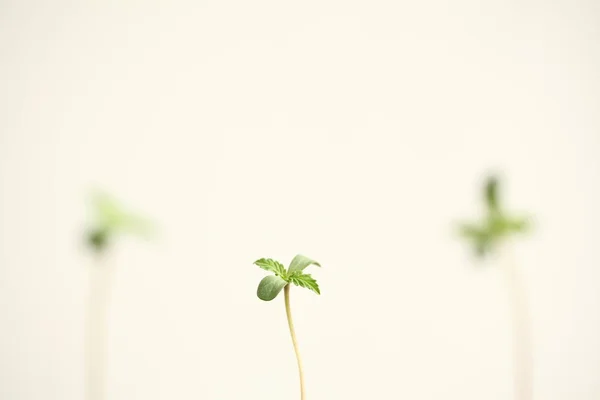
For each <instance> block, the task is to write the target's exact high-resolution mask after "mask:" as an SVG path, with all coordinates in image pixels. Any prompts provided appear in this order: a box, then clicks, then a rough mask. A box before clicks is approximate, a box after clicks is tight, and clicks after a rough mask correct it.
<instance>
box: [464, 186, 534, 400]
mask: <svg viewBox="0 0 600 400" xmlns="http://www.w3.org/2000/svg"><path fill="white" fill-rule="evenodd" d="M483 198H484V201H485V207H486V212H485V215H484V216H483V218H482V219H481V220H480V221H478V222H475V223H463V224H461V226H460V233H461V235H462V237H463V238H464V239H465V240H467V241H468V242H469V243H470V245H472V246H473V249H474V250H475V253H476V254H477V255H478V256H479V257H480V258H484V257H486V256H488V255H492V254H494V253H498V252H502V253H503V254H502V255H503V257H502V258H501V259H504V261H505V262H506V265H504V272H505V274H506V277H507V284H508V289H509V291H510V300H511V303H512V304H511V305H512V316H513V330H514V390H515V399H516V400H531V399H532V398H533V350H532V338H531V321H530V317H529V305H528V300H527V291H526V289H525V287H524V285H523V283H522V281H521V277H520V274H519V271H518V269H517V267H516V265H515V263H514V260H513V259H512V255H509V254H507V253H509V250H508V245H509V242H510V240H511V239H512V238H513V237H515V236H516V235H518V234H521V233H524V232H526V231H527V230H528V229H529V225H530V224H529V219H528V218H525V217H523V216H515V215H512V214H510V213H509V212H507V211H506V210H505V209H504V208H503V207H502V205H501V201H500V198H499V181H498V179H497V178H496V177H494V176H490V177H488V178H487V180H486V183H485V186H484V190H483Z"/></svg>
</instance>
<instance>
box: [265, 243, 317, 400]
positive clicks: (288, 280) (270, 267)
mask: <svg viewBox="0 0 600 400" xmlns="http://www.w3.org/2000/svg"><path fill="white" fill-rule="evenodd" d="M254 264H256V265H258V266H259V267H260V268H262V269H264V270H266V271H269V272H272V273H273V275H269V276H266V277H265V278H263V280H261V281H260V283H259V284H258V290H257V293H256V294H257V295H258V298H259V299H261V300H264V301H271V300H273V299H274V298H275V297H277V295H278V294H279V292H281V289H283V293H284V297H285V313H286V315H287V320H288V327H289V329H290V335H291V337H292V344H293V345H294V352H295V353H296V360H297V362H298V373H299V375H300V399H301V400H305V399H306V397H305V396H306V394H305V393H306V392H305V389H304V370H303V368H302V358H301V357H300V350H299V349H298V340H297V338H296V331H295V330H294V322H293V320H292V310H291V307H290V284H292V283H293V284H294V285H296V286H300V287H303V288H306V289H309V290H312V291H313V292H315V293H316V294H321V291H320V289H319V285H318V284H317V281H315V280H314V279H313V277H312V276H311V275H310V274H305V273H304V272H302V271H304V269H305V268H306V267H308V266H309V265H316V266H318V267H320V266H321V265H320V264H319V263H318V262H316V261H314V260H311V259H310V258H308V257H305V256H303V255H301V254H298V255H297V256H296V257H294V259H293V260H292V262H291V263H290V266H289V268H288V269H287V270H286V269H285V267H284V266H283V264H281V263H280V262H279V261H275V260H272V259H270V258H261V259H260V260H257V261H255V262H254Z"/></svg>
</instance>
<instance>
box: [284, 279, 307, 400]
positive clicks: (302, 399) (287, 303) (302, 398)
mask: <svg viewBox="0 0 600 400" xmlns="http://www.w3.org/2000/svg"><path fill="white" fill-rule="evenodd" d="M283 291H284V293H285V313H286V314H287V320H288V326H289V328H290V335H291V337H292V343H293V344H294V352H296V360H297V361H298V373H299V374H300V400H305V399H306V398H305V393H304V370H303V368H302V358H301V357H300V350H299V349H298V340H297V339H296V331H295V330H294V321H293V320H292V309H291V307H290V285H289V284H288V285H286V287H285V288H284V289H283Z"/></svg>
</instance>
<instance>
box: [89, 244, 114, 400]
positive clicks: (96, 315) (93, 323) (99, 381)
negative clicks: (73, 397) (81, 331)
mask: <svg viewBox="0 0 600 400" xmlns="http://www.w3.org/2000/svg"><path fill="white" fill-rule="evenodd" d="M112 272H113V271H112V269H111V267H110V266H109V265H108V264H107V263H106V262H105V259H104V255H103V254H98V255H97V257H96V259H95V263H94V265H92V266H91V268H90V275H89V293H88V304H87V310H86V314H87V315H86V326H85V363H86V365H85V391H86V393H85V396H86V397H85V398H86V400H104V399H105V398H106V372H107V371H106V370H107V368H106V365H107V364H106V358H107V355H106V353H107V352H106V342H107V334H108V308H109V295H110V287H111V281H112Z"/></svg>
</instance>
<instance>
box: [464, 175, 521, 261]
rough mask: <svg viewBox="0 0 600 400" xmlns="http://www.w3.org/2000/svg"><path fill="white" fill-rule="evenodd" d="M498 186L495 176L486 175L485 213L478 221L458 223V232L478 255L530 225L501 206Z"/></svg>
mask: <svg viewBox="0 0 600 400" xmlns="http://www.w3.org/2000/svg"><path fill="white" fill-rule="evenodd" d="M499 186H500V185H499V181H498V179H497V178H496V177H495V176H490V177H488V178H487V180H486V183H485V186H484V190H483V191H484V200H485V206H486V214H485V215H484V216H483V218H482V219H481V220H480V221H478V222H475V223H463V224H461V225H460V234H461V235H462V236H463V237H464V238H465V239H467V240H468V241H469V242H470V243H471V245H473V247H474V250H475V253H476V254H477V255H478V256H480V257H483V256H486V255H487V254H489V253H491V252H492V251H494V249H495V248H496V247H497V245H498V243H500V242H501V241H502V240H504V239H506V238H508V237H510V236H512V235H514V234H517V233H522V232H525V231H526V230H527V229H528V228H529V225H530V224H529V221H528V219H527V218H524V217H517V216H513V215H510V214H509V213H507V212H506V211H505V210H504V209H503V208H502V207H501V202H500V199H499Z"/></svg>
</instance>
